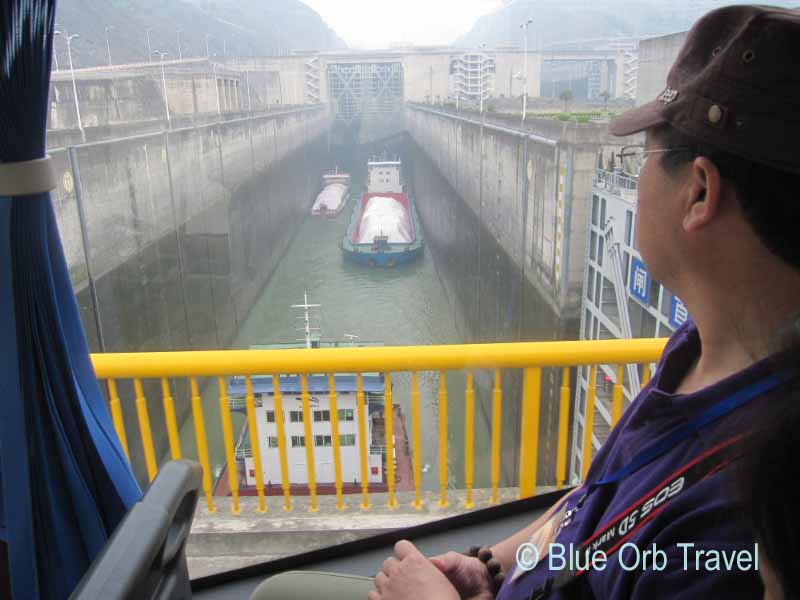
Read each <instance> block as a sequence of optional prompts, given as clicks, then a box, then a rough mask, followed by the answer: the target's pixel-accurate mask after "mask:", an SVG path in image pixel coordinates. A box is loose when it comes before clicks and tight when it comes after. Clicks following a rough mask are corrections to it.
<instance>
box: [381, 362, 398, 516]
mask: <svg viewBox="0 0 800 600" xmlns="http://www.w3.org/2000/svg"><path fill="white" fill-rule="evenodd" d="M384 380H385V382H386V389H385V392H384V395H383V397H384V407H383V423H384V435H385V437H386V486H387V489H388V492H389V500H388V502H387V503H386V506H388V507H389V508H397V499H396V498H395V497H394V407H393V406H392V377H391V373H389V372H388V371H387V373H386V375H385V379H384Z"/></svg>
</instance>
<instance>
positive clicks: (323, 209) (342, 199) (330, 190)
mask: <svg viewBox="0 0 800 600" xmlns="http://www.w3.org/2000/svg"><path fill="white" fill-rule="evenodd" d="M349 199H350V175H349V174H348V173H340V172H339V168H338V167H337V168H336V169H335V170H334V171H333V172H331V173H326V174H325V175H323V176H322V191H321V192H320V193H319V194H318V195H317V199H316V200H315V201H314V205H313V206H312V207H311V214H312V215H316V216H323V217H335V216H336V215H338V214H339V213H340V212H342V209H343V208H344V207H345V205H346V204H347V201H348V200H349Z"/></svg>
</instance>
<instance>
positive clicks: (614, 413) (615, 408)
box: [611, 365, 623, 428]
mask: <svg viewBox="0 0 800 600" xmlns="http://www.w3.org/2000/svg"><path fill="white" fill-rule="evenodd" d="M622 377H623V367H622V365H618V366H617V380H616V381H615V382H614V391H613V393H612V395H611V427H612V428H613V427H614V426H615V425H616V424H617V421H619V418H620V417H621V416H622Z"/></svg>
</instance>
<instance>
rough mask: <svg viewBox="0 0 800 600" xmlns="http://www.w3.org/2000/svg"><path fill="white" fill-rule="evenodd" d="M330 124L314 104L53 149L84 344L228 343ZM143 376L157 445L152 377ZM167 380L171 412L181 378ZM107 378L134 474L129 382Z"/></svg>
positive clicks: (305, 188)
mask: <svg viewBox="0 0 800 600" xmlns="http://www.w3.org/2000/svg"><path fill="white" fill-rule="evenodd" d="M327 126H328V115H327V113H326V112H325V111H323V110H321V109H318V108H312V109H304V110H297V111H290V112H286V113H283V114H276V115H269V116H261V117H256V118H253V119H241V120H237V121H228V122H223V123H218V124H214V125H208V126H203V127H195V128H187V129H183V130H176V131H170V132H164V133H158V134H150V135H144V136H137V137H133V138H127V139H119V140H111V141H107V142H98V143H93V144H86V145H82V146H77V147H73V148H69V149H60V150H57V151H55V152H54V153H53V158H54V161H55V163H56V168H57V169H58V172H59V173H60V185H59V187H58V188H57V189H56V190H55V191H54V192H53V204H54V207H55V210H56V215H57V219H58V226H59V231H60V233H61V238H62V243H63V245H64V251H65V254H66V257H67V261H68V265H69V267H70V272H71V275H72V279H73V285H74V287H75V290H76V296H77V299H78V304H79V308H80V311H81V317H82V320H83V324H84V329H85V331H86V334H87V339H88V341H89V345H90V349H91V350H92V351H94V352H96V351H100V350H101V349H104V350H105V351H107V352H120V351H129V352H134V351H156V350H185V349H214V348H225V347H227V346H228V345H229V344H230V342H231V341H232V339H233V337H234V336H235V334H236V332H237V330H238V327H239V323H241V321H242V320H243V319H244V318H245V317H246V315H247V313H248V311H249V310H250V307H251V306H252V305H253V302H254V301H255V299H256V298H257V297H258V295H259V293H260V292H261V290H262V289H263V286H264V285H265V284H266V282H267V280H268V278H269V276H270V275H271V273H272V272H273V270H274V268H275V266H276V265H277V264H278V262H279V261H280V259H281V257H282V256H283V254H284V252H285V250H286V248H287V247H288V245H289V243H290V241H291V239H292V236H293V234H294V231H296V228H297V226H298V225H299V224H300V223H301V222H302V219H303V218H304V216H305V214H306V213H307V211H308V209H309V207H310V204H311V202H312V201H313V198H314V194H315V192H316V191H317V187H318V173H316V171H315V170H314V169H315V168H316V166H317V165H319V164H322V163H323V160H324V144H323V142H324V140H325V136H324V133H325V131H326V130H327ZM70 159H72V161H71V160H70ZM79 191H80V196H81V203H82V208H83V215H84V219H83V223H81V218H80V211H79V210H78V192H79ZM84 235H85V237H86V241H87V244H88V252H86V253H85V252H84V246H83V236H84ZM87 267H90V268H91V269H90V270H91V275H92V279H91V280H90V278H89V269H87ZM90 282H91V283H92V284H93V287H94V290H95V293H96V299H97V302H96V308H95V303H94V302H93V300H92V294H91V291H92V289H91V287H92V286H90ZM101 333H102V337H101ZM101 340H102V342H101ZM143 383H144V390H145V396H146V398H147V401H148V407H149V412H150V415H151V419H152V421H151V424H152V427H153V435H154V441H155V446H156V455H157V456H162V455H163V453H165V452H166V451H167V440H166V433H165V431H164V419H163V418H161V416H160V415H162V411H163V408H162V406H161V390H160V382H158V381H143ZM199 383H200V385H201V389H202V387H203V386H204V384H205V383H206V382H204V381H201V382H199ZM213 384H214V385H216V382H213ZM171 385H172V393H173V396H174V397H175V399H176V409H177V411H178V420H179V422H181V421H183V420H184V419H185V417H186V415H187V413H188V411H189V402H188V399H189V390H188V389H187V382H186V381H174V382H172V383H171ZM118 389H119V393H120V398H121V399H122V405H123V408H124V417H125V424H126V431H127V438H128V443H129V446H130V451H131V452H130V458H131V463H132V465H133V467H134V471H135V472H136V474H137V476H138V477H139V479H140V481H142V482H144V481H146V473H145V468H144V460H143V452H142V449H141V442H140V435H139V428H138V421H137V417H136V411H135V402H134V392H133V389H132V384H131V382H129V381H120V382H119V384H118ZM207 426H208V427H217V428H218V427H219V424H218V423H215V424H211V423H209V424H208V425H207ZM181 442H182V444H183V449H184V452H186V451H187V449H188V448H191V447H192V446H193V444H194V442H193V440H184V439H182V440H181Z"/></svg>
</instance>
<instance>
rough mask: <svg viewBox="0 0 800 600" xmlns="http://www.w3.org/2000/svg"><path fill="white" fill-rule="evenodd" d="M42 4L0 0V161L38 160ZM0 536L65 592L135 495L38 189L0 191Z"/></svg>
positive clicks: (21, 576)
mask: <svg viewBox="0 0 800 600" xmlns="http://www.w3.org/2000/svg"><path fill="white" fill-rule="evenodd" d="M55 5H56V3H55V1H54V0H1V1H0V28H1V30H0V33H1V34H2V39H1V40H0V42H1V43H2V57H1V58H0V162H2V163H13V162H21V161H27V160H32V159H37V158H42V157H44V156H45V133H46V123H47V110H48V82H49V79H50V63H51V59H52V50H53V25H54V20H55ZM0 353H1V354H0V356H2V359H1V360H0V488H1V493H0V528H2V529H0V536H1V537H2V538H3V539H5V540H6V542H7V544H8V553H9V564H10V571H11V583H12V593H13V595H14V597H15V598H47V599H50V598H67V597H68V596H69V594H70V592H71V591H72V590H73V588H74V587H75V585H76V584H77V583H78V581H79V580H80V578H81V576H82V575H83V573H84V572H85V571H86V569H87V568H88V567H89V565H90V564H91V561H92V559H93V558H94V556H95V555H96V554H97V553H98V552H99V551H100V549H101V548H102V547H103V545H104V544H105V542H106V540H107V539H108V538H109V536H110V534H111V533H112V532H113V530H114V528H115V527H116V525H117V523H119V521H120V520H121V519H122V517H123V516H124V515H125V513H126V512H127V510H128V509H129V508H130V507H131V506H132V505H133V503H134V502H136V500H138V499H139V497H140V495H141V492H140V490H139V488H138V486H137V484H136V481H135V479H134V477H133V474H132V473H131V471H130V467H129V466H128V463H127V461H126V459H125V455H124V454H123V452H122V449H121V447H120V444H119V441H118V439H117V437H116V434H115V433H114V429H113V427H112V424H111V419H110V417H109V415H108V411H107V408H106V405H105V401H104V399H103V396H102V394H101V391H100V388H99V386H98V383H97V380H96V379H95V377H94V371H93V369H92V365H91V362H90V360H89V354H88V347H87V344H86V338H85V336H84V334H83V329H82V327H81V321H80V316H79V313H78V308H77V304H76V301H75V296H74V294H73V291H72V286H71V283H70V279H69V274H68V271H67V265H66V262H65V259H64V253H63V251H62V248H61V241H60V239H59V235H58V230H57V227H56V220H55V214H54V212H53V208H52V205H51V203H50V194H49V193H40V194H35V195H28V196H20V197H14V198H11V197H7V196H2V195H0Z"/></svg>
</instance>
